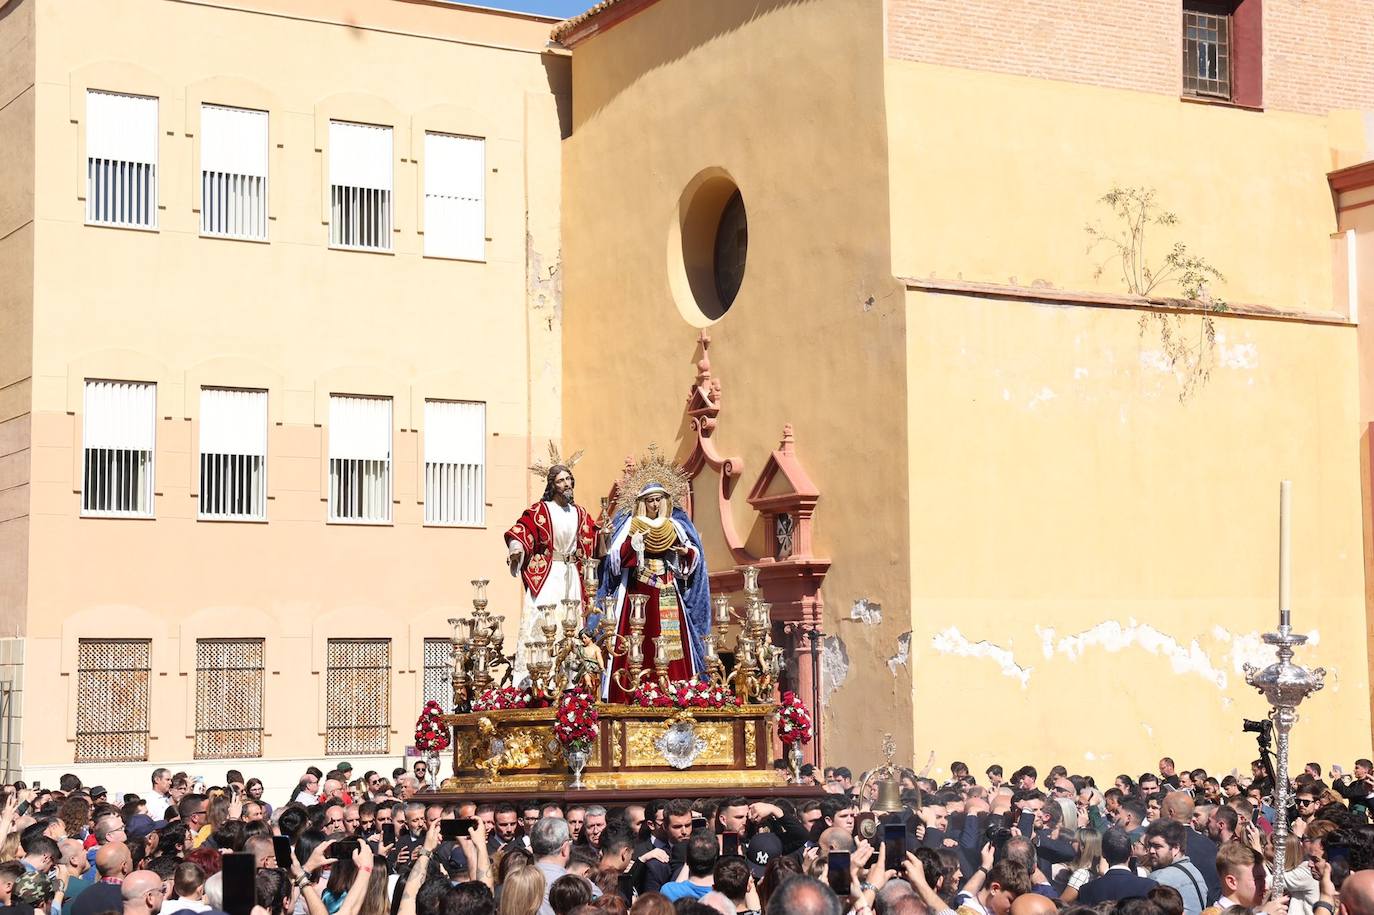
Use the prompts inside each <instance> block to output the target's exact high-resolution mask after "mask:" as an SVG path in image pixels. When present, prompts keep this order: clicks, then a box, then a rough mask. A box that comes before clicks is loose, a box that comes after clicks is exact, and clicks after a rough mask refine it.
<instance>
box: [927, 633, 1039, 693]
mask: <svg viewBox="0 0 1374 915" xmlns="http://www.w3.org/2000/svg"><path fill="white" fill-rule="evenodd" d="M930 645H931V647H932V648H934V649H935V650H936V651H938V652H940V653H941V654H951V655H954V656H955V657H960V658H988V659H990V660H993V661H996V662H997V665H998V666H999V667H1001V668H1002V676H1004V677H1012V678H1014V679H1016V680H1019V681H1021V688H1022V689H1025V688H1026V685H1027V684H1028V683H1030V675H1031V668H1029V667H1021V666H1020V665H1018V664H1017V663H1016V661H1015V660H1014V659H1013V656H1012V653H1011V650H1010V649H1007V648H1002V647H1000V646H998V645H994V644H992V643H991V642H986V641H982V642H970V641H969V640H968V639H967V638H965V637H964V634H963V633H961V632H960V631H959V630H958V628H956V627H954V626H950V627H949V628H948V629H946V630H944V631H943V632H937V633H936V634H935V635H934V636H932V637H931V639H930Z"/></svg>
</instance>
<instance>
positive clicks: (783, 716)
mask: <svg viewBox="0 0 1374 915" xmlns="http://www.w3.org/2000/svg"><path fill="white" fill-rule="evenodd" d="M811 734H812V729H811V712H810V711H809V710H808V709H807V707H806V706H805V705H803V704H802V701H801V700H800V699H798V698H797V694H796V693H792V692H787V693H783V694H782V702H780V703H778V739H779V740H781V741H782V742H783V743H785V744H787V745H788V746H791V745H792V744H794V743H810V742H811Z"/></svg>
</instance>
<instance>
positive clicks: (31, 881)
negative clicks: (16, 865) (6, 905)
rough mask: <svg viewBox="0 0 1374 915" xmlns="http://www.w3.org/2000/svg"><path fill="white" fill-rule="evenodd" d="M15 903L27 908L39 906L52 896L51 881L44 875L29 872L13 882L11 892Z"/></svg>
mask: <svg viewBox="0 0 1374 915" xmlns="http://www.w3.org/2000/svg"><path fill="white" fill-rule="evenodd" d="M11 893H12V894H13V898H14V901H15V902H22V903H24V904H25V905H29V906H39V905H42V904H43V903H45V902H47V901H48V900H49V899H51V898H52V897H53V895H54V890H53V885H52V881H51V880H50V879H49V878H48V877H47V876H46V875H44V874H40V873H38V872H37V871H29V872H28V873H27V874H25V875H24V876H22V877H20V878H19V879H18V880H16V881H15V882H14V889H13V890H11Z"/></svg>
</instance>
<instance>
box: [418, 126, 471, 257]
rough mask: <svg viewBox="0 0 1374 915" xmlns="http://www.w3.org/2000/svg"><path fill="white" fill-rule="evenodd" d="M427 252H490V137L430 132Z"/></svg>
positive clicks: (440, 254)
mask: <svg viewBox="0 0 1374 915" xmlns="http://www.w3.org/2000/svg"><path fill="white" fill-rule="evenodd" d="M424 171H425V254H426V255H427V256H430V257H454V258H463V259H466V260H484V259H485V257H486V141H484V140H483V139H482V138H481V137H461V136H455V135H453V134H444V133H426V134H425V159H424Z"/></svg>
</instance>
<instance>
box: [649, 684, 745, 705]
mask: <svg viewBox="0 0 1374 915" xmlns="http://www.w3.org/2000/svg"><path fill="white" fill-rule="evenodd" d="M631 704H633V705H638V706H641V707H643V708H680V709H686V708H729V707H731V706H735V705H739V698H738V697H736V696H735V694H734V693H732V692H730V691H729V690H727V689H725V688H724V687H722V686H713V685H711V684H710V683H708V682H707V681H705V680H674V681H672V682H671V683H669V684H668V688H667V689H666V690H665V689H664V688H663V687H662V686H661V685H659V684H658V683H657V682H653V681H647V680H646V681H645V682H643V683H641V684H640V685H639V688H638V689H636V690H635V694H634V698H633V699H632V700H631Z"/></svg>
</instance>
